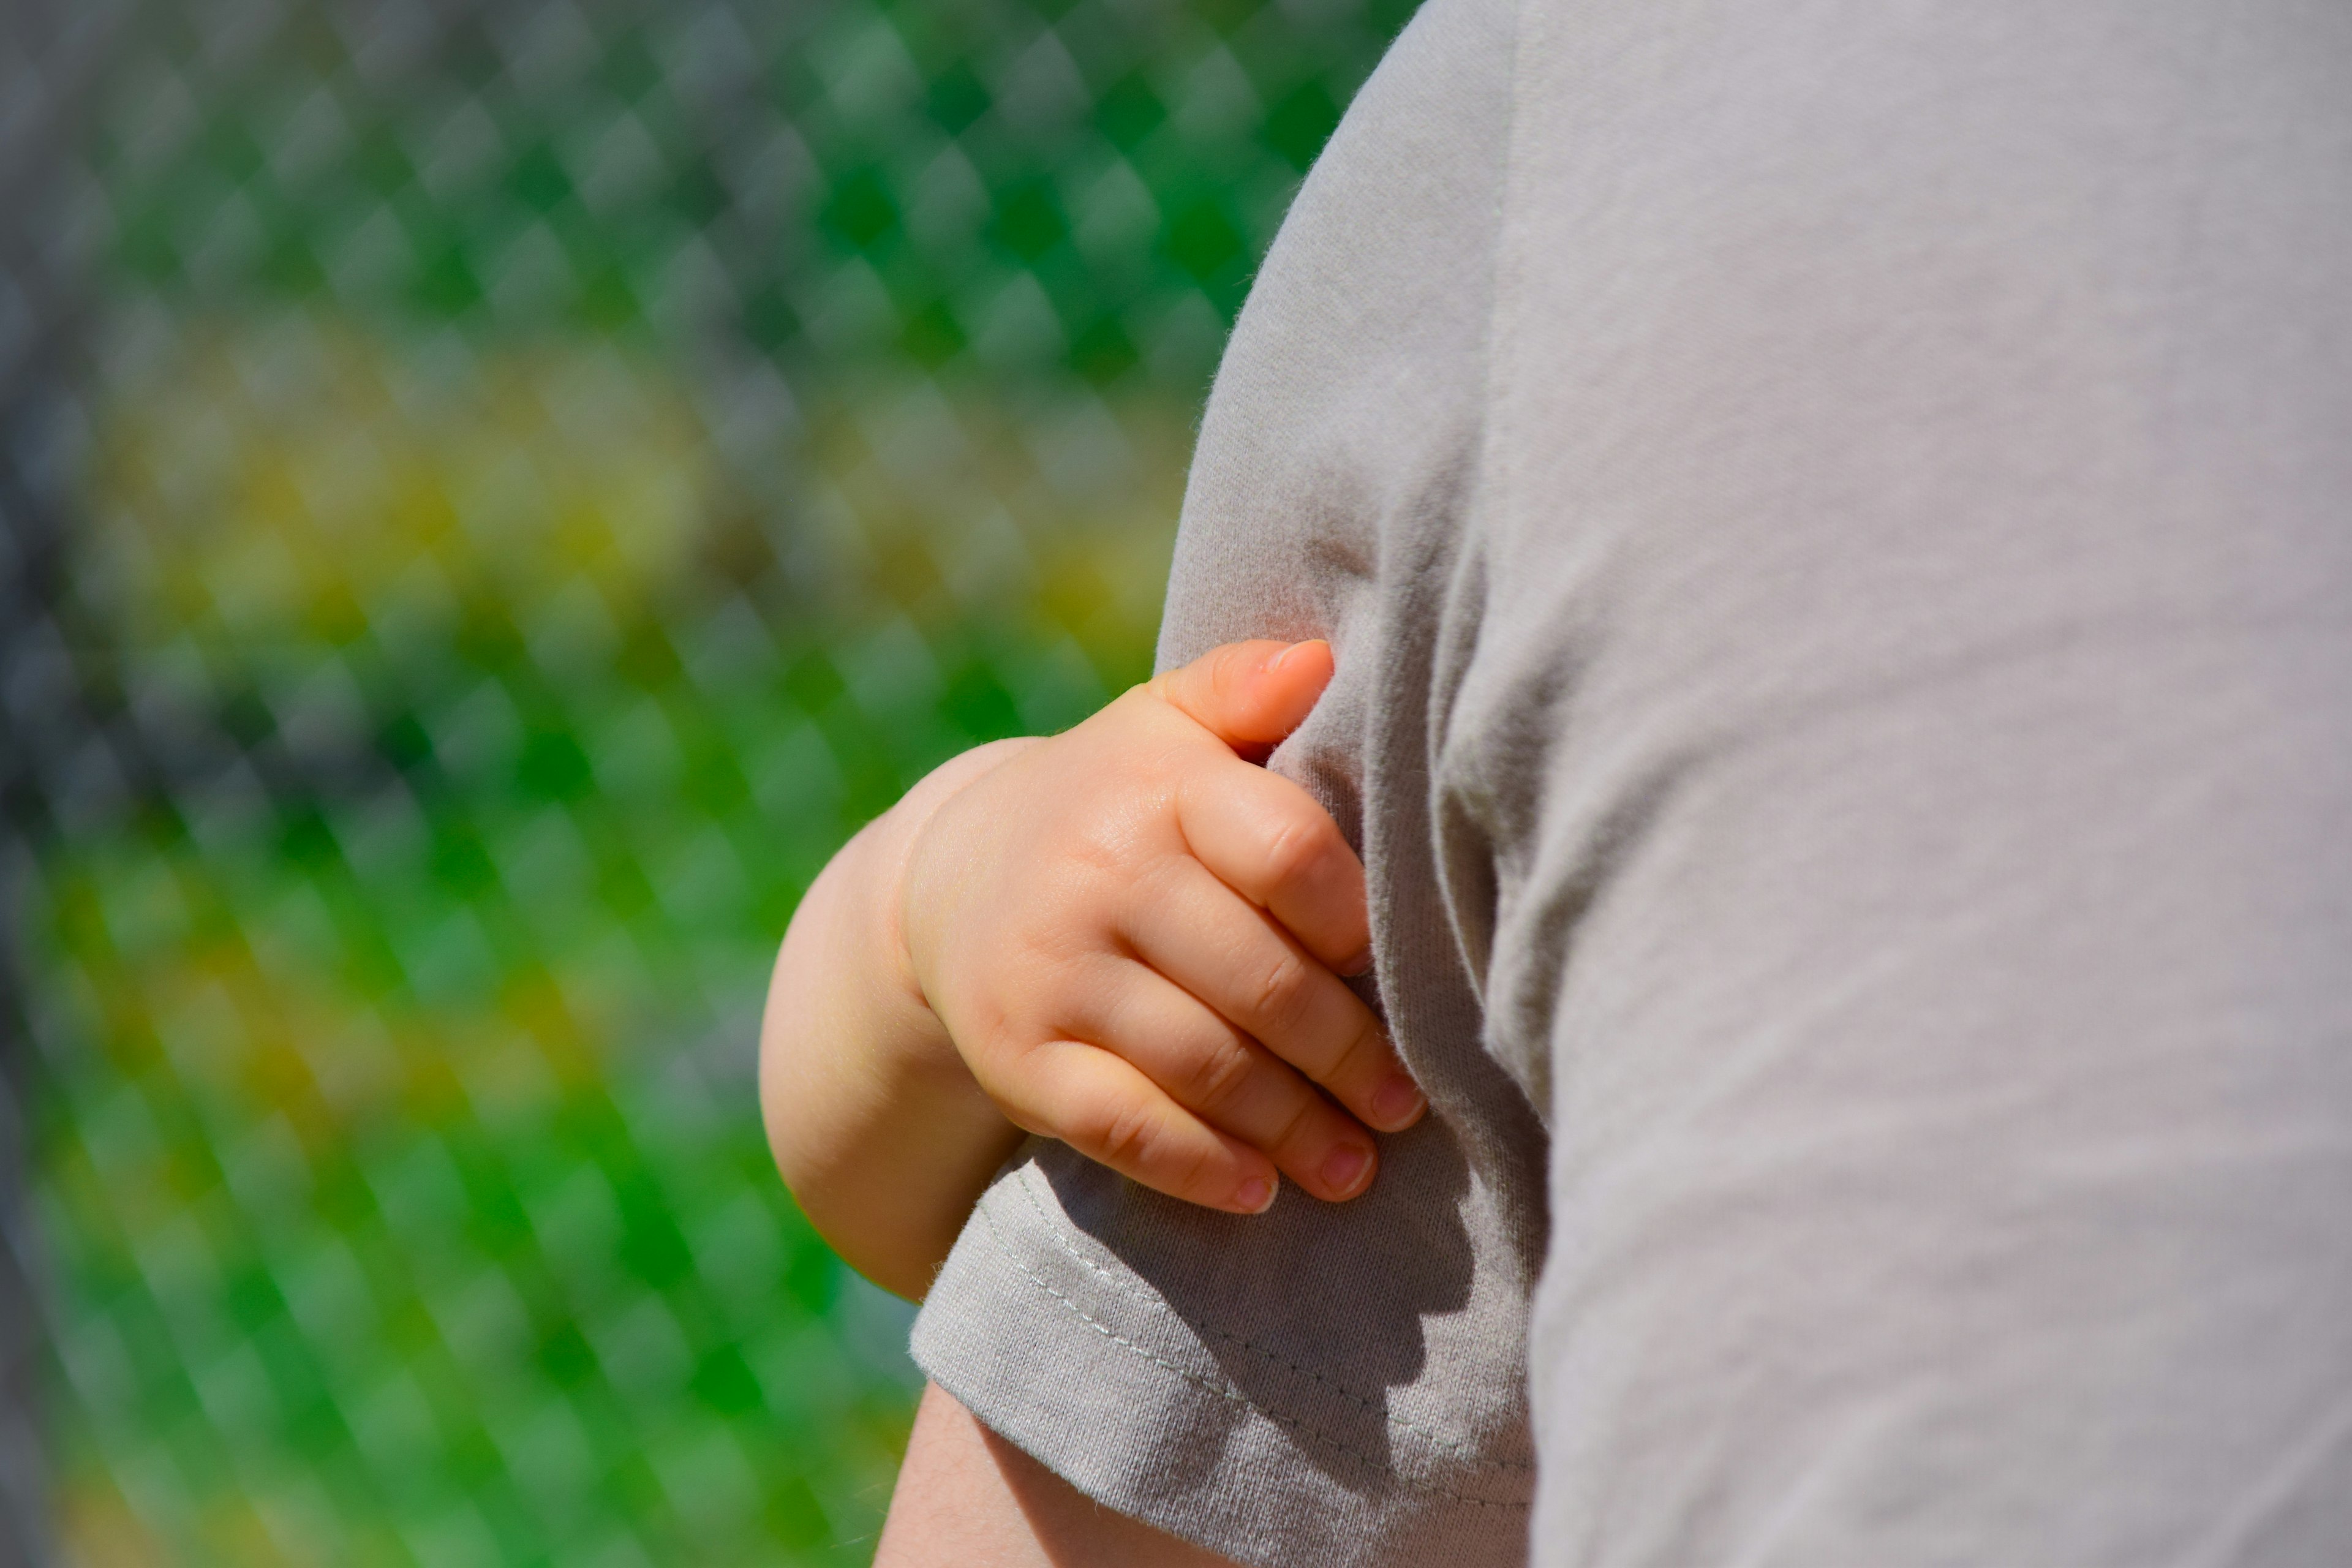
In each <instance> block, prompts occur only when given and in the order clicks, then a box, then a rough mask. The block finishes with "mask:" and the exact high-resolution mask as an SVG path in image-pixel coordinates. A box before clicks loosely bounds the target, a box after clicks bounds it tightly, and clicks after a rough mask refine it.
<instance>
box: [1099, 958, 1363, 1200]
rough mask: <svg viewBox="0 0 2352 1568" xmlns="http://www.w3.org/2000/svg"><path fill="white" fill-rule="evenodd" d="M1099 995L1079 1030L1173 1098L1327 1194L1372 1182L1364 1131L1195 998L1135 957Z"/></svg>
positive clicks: (1347, 1192)
mask: <svg viewBox="0 0 2352 1568" xmlns="http://www.w3.org/2000/svg"><path fill="white" fill-rule="evenodd" d="M1100 996H1101V1005H1100V1006H1099V1007H1098V1008H1097V1010H1096V1012H1095V1016H1094V1018H1093V1019H1092V1021H1091V1023H1090V1026H1088V1027H1087V1036H1088V1037H1089V1038H1097V1039H1099V1040H1100V1041H1101V1042H1102V1043H1103V1045H1104V1046H1105V1047H1107V1048H1108V1049H1110V1050H1114V1051H1116V1052H1118V1054H1119V1055H1120V1056H1122V1057H1124V1058H1127V1060H1129V1061H1130V1062H1132V1063H1133V1064H1135V1066H1137V1067H1138V1068H1141V1069H1142V1070H1143V1074H1144V1076H1145V1077H1147V1078H1149V1079H1151V1080H1152V1081H1153V1082H1154V1083H1156V1084H1158V1085H1159V1086H1160V1088H1161V1089H1165V1090H1167V1092H1168V1094H1169V1096H1170V1097H1171V1099H1173V1100H1175V1101H1176V1103H1177V1104H1179V1105H1181V1106H1182V1107H1183V1108H1184V1109H1185V1110H1189V1111H1191V1112H1192V1114H1193V1115H1195V1116H1198V1117H1200V1118H1201V1119H1202V1121H1206V1122H1208V1123H1209V1124H1210V1125H1211V1126H1213V1127H1215V1128H1218V1129H1220V1130H1222V1131H1225V1132H1229V1133H1231V1134H1233V1135H1234V1137H1236V1138H1239V1139H1240V1140H1242V1141H1243V1142H1245V1143H1247V1144H1249V1145H1250V1146H1251V1147H1253V1148H1255V1149H1259V1150H1262V1151H1264V1152H1265V1153H1266V1154H1267V1155H1268V1156H1270V1157H1271V1158H1272V1159H1273V1161H1274V1163H1275V1164H1276V1166H1277V1167H1279V1168H1280V1169H1281V1171H1282V1173H1283V1174H1284V1175H1286V1176H1287V1177H1289V1178H1290V1179H1291V1180H1292V1181H1294V1182H1296V1183H1297V1184H1298V1185H1299V1186H1301V1187H1303V1188H1305V1189H1306V1190H1307V1192H1309V1193H1311V1194H1314V1195H1315V1196H1317V1197H1318V1198H1321V1199H1324V1200H1325V1201H1326V1202H1329V1203H1338V1202H1341V1201H1343V1200H1345V1199H1348V1198H1352V1197H1354V1196H1355V1195H1356V1194H1359V1193H1360V1192H1362V1191H1363V1190H1364V1189H1365V1188H1366V1187H1369V1186H1370V1185H1371V1183H1372V1171H1373V1167H1374V1166H1375V1165H1376V1164H1377V1163H1379V1154H1378V1152H1376V1151H1375V1150H1374V1148H1373V1146H1372V1138H1371V1134H1370V1133H1369V1132H1366V1131H1364V1129H1363V1127H1362V1125H1361V1124H1360V1123H1359V1122H1358V1121H1356V1119H1355V1118H1354V1117H1352V1116H1349V1114H1348V1113H1347V1112H1346V1111H1344V1110H1340V1109H1339V1107H1338V1106H1336V1105H1334V1104H1332V1103H1331V1102H1330V1101H1329V1100H1326V1099H1324V1098H1323V1097H1322V1096H1321V1095H1320V1094H1318V1093H1317V1092H1315V1090H1314V1089H1313V1088H1312V1087H1310V1086H1309V1085H1308V1084H1307V1081H1306V1079H1302V1078H1301V1077H1299V1075H1298V1074H1297V1072H1295V1071H1294V1070H1292V1069H1291V1068H1288V1067H1286V1066H1285V1065H1284V1064H1283V1063H1281V1062H1280V1061H1277V1060H1276V1059H1275V1058H1274V1057H1273V1056H1272V1055H1271V1054H1269V1053H1268V1052H1267V1051H1266V1050H1265V1048H1264V1047H1261V1046H1260V1045H1259V1044H1258V1043H1257V1042H1256V1041H1255V1040H1253V1039H1251V1038H1250V1037H1248V1036H1246V1035H1244V1034H1243V1033H1242V1032H1241V1031H1240V1030H1238V1029H1236V1028H1234V1026H1233V1025H1232V1024H1231V1023H1229V1022H1228V1021H1227V1020H1225V1019H1224V1018H1223V1017H1221V1016H1218V1015H1217V1014H1216V1013H1215V1012H1214V1011H1213V1010H1212V1009H1210V1008H1209V1007H1207V1006H1205V1005H1202V1002H1201V1001H1200V1000H1199V998H1197V997H1195V996H1193V995H1192V994H1189V993H1188V992H1186V991H1184V990H1183V989H1182V988H1181V987H1180V986H1178V985H1176V984H1172V983H1171V981H1169V980H1168V979H1166V978H1165V977H1164V976H1161V975H1160V974H1156V973H1153V972H1152V971H1150V969H1147V968H1145V967H1144V966H1143V965H1141V964H1139V963H1129V964H1126V965H1124V966H1123V969H1122V972H1121V973H1119V975H1118V980H1117V982H1116V983H1114V984H1109V985H1107V986H1105V987H1104V988H1103V989H1102V991H1101V993H1100Z"/></svg>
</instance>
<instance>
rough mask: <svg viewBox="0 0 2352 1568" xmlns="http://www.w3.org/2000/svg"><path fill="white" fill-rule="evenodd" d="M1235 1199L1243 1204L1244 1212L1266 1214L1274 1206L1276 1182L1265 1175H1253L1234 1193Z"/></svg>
mask: <svg viewBox="0 0 2352 1568" xmlns="http://www.w3.org/2000/svg"><path fill="white" fill-rule="evenodd" d="M1234 1202H1235V1203H1237V1204H1239V1205H1241V1208H1242V1212H1243V1213H1244V1214H1264V1213H1265V1211H1266V1210H1268V1209H1270V1208H1272V1207H1273V1206H1274V1184H1273V1183H1272V1182H1269V1181H1267V1180H1266V1179H1265V1177H1264V1176H1252V1177H1251V1178H1250V1179H1249V1180H1248V1181H1246V1182H1244V1183H1243V1184H1242V1190H1241V1191H1240V1192H1238V1193H1235V1194H1234Z"/></svg>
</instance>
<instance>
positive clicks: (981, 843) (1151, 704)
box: [761, 643, 1423, 1297]
mask: <svg viewBox="0 0 2352 1568" xmlns="http://www.w3.org/2000/svg"><path fill="white" fill-rule="evenodd" d="M1286 651H1287V652H1288V657H1287V658H1285V657H1283V656H1284V655H1285V653H1286ZM1329 677H1330V654H1329V650H1328V647H1325V646H1324V645H1322V644H1320V643H1306V644H1299V645H1297V647H1295V648H1294V649H1290V650H1286V649H1285V648H1284V647H1283V645H1280V644H1274V643H1255V644H1237V645H1233V646H1231V647H1225V648H1221V649H1218V650H1217V651H1216V652H1215V653H1213V654H1211V655H1209V656H1207V657H1206V658H1202V660H1200V661H1198V662H1196V663H1194V664H1192V665H1191V666H1188V667H1186V668H1184V669H1181V670H1178V671H1174V672H1171V674H1170V675H1167V676H1163V677H1161V678H1160V679H1158V680H1155V681H1153V682H1152V683H1151V684H1150V686H1147V687H1141V688H1138V689H1136V690H1134V691H1131V692H1129V693H1128V694H1127V695H1126V696H1124V697H1122V698H1120V699H1118V700H1117V701H1116V702H1113V703H1112V704H1111V705H1110V706H1109V707H1108V708H1106V709H1105V710H1103V711H1102V712H1100V713H1097V715H1095V717H1093V718H1092V719H1089V720H1087V721H1086V722H1085V723H1083V724H1081V725H1079V726H1078V727H1077V728H1076V729H1075V730H1072V731H1069V732H1067V733H1066V734H1064V735H1059V736H1055V737H1053V738H1052V739H1050V740H1025V741H1008V742H998V743H997V744H996V745H994V746H988V747H982V748H980V749H979V750H978V751H975V752H967V753H966V754H965V755H963V756H961V757H958V758H956V759H955V760H954V761H952V762H950V763H947V764H946V765H945V766H943V767H941V768H940V770H939V771H938V772H936V773H933V774H932V775H931V776H930V777H929V778H927V779H925V780H924V781H923V783H922V784H919V785H917V786H916V788H915V789H914V790H912V791H910V792H909V793H908V795H907V797H906V799H904V800H902V801H901V802H900V803H899V804H898V805H897V806H895V807H893V808H892V809H891V810H890V811H889V812H888V813H887V814H885V815H884V816H882V817H880V818H878V819H877V821H876V822H874V823H873V824H872V825H870V826H868V827H867V828H866V830H865V831H864V832H863V833H861V834H859V835H858V837H856V839H853V840H852V841H851V843H850V844H849V846H848V847H846V848H845V849H844V850H843V851H842V852H841V854H840V855H839V856H837V857H835V860H834V862H833V864H831V865H830V866H828V867H827V868H825V870H824V875H823V876H821V877H820V878H819V879H818V880H817V882H816V885H815V886H814V887H813V888H812V889H810V891H809V895H808V897H807V898H806V899H805V900H803V903H802V906H801V910H800V911H799V912H798V913H797V914H796V915H795V916H794V917H793V925H792V929H791V931H789V932H788V933H787V934H786V936H785V939H784V944H783V949H782V952H781V953H780V954H779V955H778V958H777V964H776V975H775V981H774V984H772V987H771V989H770V992H769V1002H768V1013H767V1018H766V1023H765V1026H764V1028H763V1030H762V1041H761V1100H762V1102H763V1106H764V1109H765V1111H766V1115H767V1119H768V1128H769V1135H770V1139H771V1142H772V1144H773V1145H774V1148H775V1151H776V1157H777V1162H778V1163H779V1165H780V1166H781V1167H782V1170H783V1173H784V1176H785V1179H786V1181H787V1182H788V1183H789V1184H791V1185H792V1188H793V1192H794V1194H796V1195H797V1196H798V1197H799V1199H800V1201H801V1205H802V1207H803V1210H804V1211H805V1212H806V1213H807V1214H808V1215H809V1217H810V1219H811V1220H812V1222H813V1223H814V1224H815V1226H817V1228H818V1229H819V1231H820V1232H822V1233H823V1234H824V1236H825V1237H826V1238H827V1239H828V1240H830V1241H832V1242H833V1243H834V1245H835V1247H837V1248H838V1249H839V1250H840V1251H841V1253H842V1255H843V1256H844V1257H845V1258H847V1259H848V1260H849V1261H850V1263H851V1264H852V1265H853V1266H854V1267H856V1268H858V1269H859V1271H860V1272H862V1273H865V1274H866V1276H867V1277H868V1278H870V1279H875V1280H877V1281H878V1282H879V1283H881V1284H883V1285H885V1286H887V1288H889V1289H893V1290H896V1291H898V1292H899V1293H900V1294H902V1295H907V1296H909V1297H919V1296H920V1295H921V1293H922V1292H923V1290H924V1289H926V1288H927V1287H928V1285H929V1279H930V1277H931V1274H932V1272H933V1271H934V1270H935V1269H936V1268H937V1267H938V1265H939V1263H940V1260H941V1259H942V1258H945V1257H946V1255H947V1250H948V1247H949V1246H950V1243H952V1241H953V1240H954V1237H955V1235H956V1232H957V1231H958V1229H960V1228H961V1225H962V1223H963V1220H964V1218H965V1216H966V1215H968V1214H969V1213H970V1212H971V1205H972V1204H973V1203H974V1202H975V1201H977V1199H978V1197H979V1194H980V1193H981V1191H982V1188H983V1187H984V1186H985V1185H986V1183H987V1181H988V1179H989V1177H990V1175H991V1174H992V1173H993V1172H994V1170H995V1169H996V1168H997V1166H998V1165H999V1164H1000V1163H1002V1161H1003V1158H1004V1157H1005V1156H1006V1155H1007V1154H1008V1153H1009V1152H1011V1150H1012V1148H1013V1145H1014V1143H1015V1142H1017V1140H1018V1139H1019V1137H1020V1135H1021V1131H1022V1130H1023V1129H1026V1130H1028V1131H1036V1132H1040V1133H1044V1134H1045V1135H1048V1136H1052V1137H1057V1138H1061V1139H1063V1140H1065V1141H1066V1142H1069V1143H1071V1144H1072V1145H1073V1146H1074V1147H1076V1148H1077V1149H1078V1150H1079V1151H1080V1152H1083V1153H1086V1154H1087V1155H1089V1156H1091V1157H1093V1158H1096V1159H1098V1160H1101V1161H1102V1162H1103V1163H1106V1164H1108V1165H1111V1166H1112V1167H1113V1168H1115V1169H1117V1170H1119V1171H1121V1172H1122V1173H1126V1174H1128V1175H1130V1176H1132V1177H1134V1178H1135V1179H1137V1180H1138V1181H1140V1182H1143V1183H1144V1184H1147V1185H1150V1186H1153V1187H1157V1188H1159V1189H1160V1190H1161V1191H1163V1192H1168V1193H1171V1194H1175V1195H1177V1196H1180V1197H1183V1198H1187V1199H1190V1200H1191V1201H1193V1202H1196V1203H1204V1204H1208V1205H1213V1206H1216V1207H1220V1208H1225V1209H1230V1210H1234V1211H1238V1212H1252V1211H1255V1210H1256V1209H1260V1208H1263V1207H1265V1205H1266V1204H1268V1203H1270V1202H1271V1201H1272V1199H1273V1195H1274V1191H1275V1186H1276V1180H1277V1176H1276V1173H1277V1171H1278V1172H1279V1173H1281V1174H1284V1175H1287V1176H1289V1177H1290V1178H1291V1179H1292V1180H1293V1181H1295V1182H1297V1183H1298V1184H1300V1185H1301V1186H1304V1187H1306V1188H1307V1190H1308V1191H1309V1192H1311V1193H1313V1194H1315V1195H1317V1196H1318V1197H1323V1198H1327V1199H1335V1200H1336V1199H1340V1198H1346V1197H1352V1196H1354V1195H1355V1194H1358V1193H1360V1192H1361V1191H1363V1190H1364V1188H1365V1187H1366V1186H1368V1185H1369V1184H1370V1180H1371V1176H1372V1171H1373V1166H1374V1163H1375V1162H1376V1154H1375V1152H1374V1149H1373V1145H1372V1141H1371V1139H1370V1135H1369V1134H1368V1133H1366V1131H1364V1127H1365V1126H1366V1125H1370V1126H1376V1127H1381V1128H1384V1129H1389V1130H1394V1129H1396V1128H1400V1127H1403V1126H1406V1125H1409V1124H1410V1123H1411V1122H1412V1121H1414V1120H1415V1119H1416V1118H1417V1117H1418V1116H1419V1115H1420V1113H1421V1110H1422V1104H1423V1102H1422V1100H1421V1096H1420V1093H1419V1091H1418V1090H1417V1089H1415V1088H1414V1087H1413V1085H1412V1080H1411V1079H1409V1078H1408V1077H1406V1076H1405V1074H1404V1072H1403V1069H1402V1067H1401V1066H1399V1064H1398V1062H1397V1060H1396V1057H1395V1054H1394V1051H1393V1050H1392V1048H1391V1047H1390V1045H1389V1043H1388V1040H1387V1038H1386V1037H1385V1036H1384V1035H1383V1034H1382V1033H1381V1029H1380V1027H1379V1025H1378V1023H1377V1021H1376V1020H1375V1019H1374V1018H1373V1017H1372V1016H1371V1014H1370V1012H1369V1011H1368V1010H1367V1009H1366V1008H1365V1007H1364V1006H1363V1005H1362V1004H1361V1003H1360V1002H1359V1001H1358V1000H1357V999H1356V997H1355V996H1354V994H1352V993H1350V992H1349V990H1348V989H1347V988H1346V987H1345V986H1344V985H1342V984H1339V980H1338V979H1337V978H1336V976H1335V974H1334V973H1333V971H1334V970H1339V971H1341V972H1349V973H1352V972H1353V971H1354V970H1355V969H1357V968H1360V966H1361V964H1362V963H1363V962H1364V955H1365V952H1366V950H1367V931H1366V926H1365V921H1364V902H1363V871H1362V867H1361V866H1360V864H1359V863H1358V862H1357V860H1356V858H1355V856H1354V854H1353V852H1352V851H1350V850H1349V847H1348V846H1347V843H1346V841H1345V840H1344V839H1343V838H1341V837H1340V836H1339V830H1338V828H1337V827H1336V826H1334V825H1333V824H1332V822H1331V820H1330V818H1329V817H1328V816H1327V815H1326V814H1325V813H1324V812H1323V810H1322V809H1321V808H1320V807H1319V806H1318V805H1316V804H1315V803H1314V801H1313V800H1312V799H1311V798H1310V797H1309V796H1308V795H1307V794H1306V792H1305V791H1303V790H1301V789H1299V788H1298V787H1297V785H1296V784H1291V783H1290V782H1289V781H1287V780H1285V779H1282V778H1279V777H1277V776H1276V775H1274V774H1271V773H1266V772H1265V770H1264V769H1262V768H1258V767H1255V766H1253V765H1251V764H1250V763H1246V762H1244V761H1243V760H1242V759H1241V757H1240V756H1239V755H1237V750H1249V751H1252V752H1255V751H1258V750H1262V749H1263V748H1264V747H1265V746H1267V745H1270V744H1271V743H1272V742H1276V741H1278V740H1280V739H1281V738H1282V737H1283V736H1284V735H1286V734H1287V733H1288V732H1289V731H1290V730H1292V729H1293V728H1295V727H1296V726H1297V723H1298V721H1300V720H1301V719H1303V718H1304V717H1305V715H1306V713H1307V710H1308V709H1309V708H1311V707H1312V706H1313V704H1314V700H1315V699H1316V697H1317V696H1318V694H1319V693H1320V692H1321V690H1322V689H1323V686H1324V685H1325V683H1326V682H1327V681H1328V679H1329ZM1310 1079H1311V1080H1312V1081H1313V1083H1316V1084H1320V1085H1322V1086H1323V1089H1324V1090H1326V1091H1327V1092H1328V1095H1329V1096H1330V1098H1328V1099H1327V1098H1325V1095H1324V1094H1322V1093H1318V1092H1317V1090H1316V1089H1314V1088H1313V1087H1311V1086H1310V1083H1309V1081H1308V1080H1310ZM1333 1100H1337V1101H1338V1102H1339V1104H1338V1105H1335V1104H1334V1103H1333ZM1340 1106H1345V1107H1347V1109H1348V1110H1352V1111H1353V1112H1354V1113H1355V1115H1354V1116H1353V1117H1351V1116H1349V1114H1348V1113H1347V1111H1345V1110H1341V1109H1339V1107H1340ZM1359 1119H1360V1120H1359Z"/></svg>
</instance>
